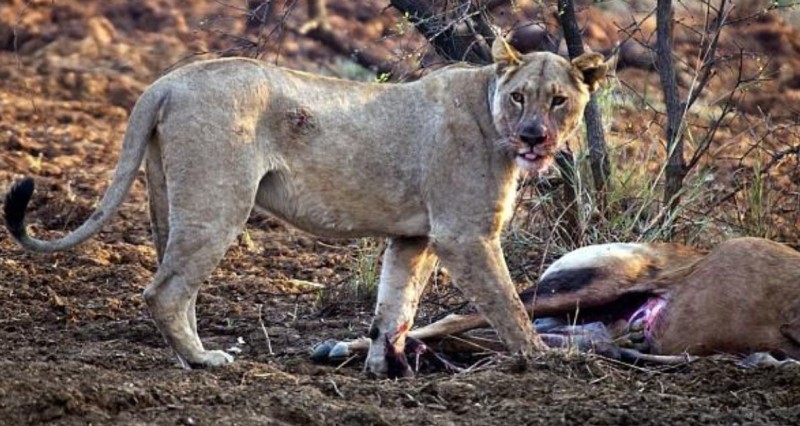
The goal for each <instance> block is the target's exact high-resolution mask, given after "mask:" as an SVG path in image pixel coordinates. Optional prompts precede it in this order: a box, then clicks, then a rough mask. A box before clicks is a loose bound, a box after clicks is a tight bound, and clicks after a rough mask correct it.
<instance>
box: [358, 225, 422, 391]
mask: <svg viewBox="0 0 800 426" xmlns="http://www.w3.org/2000/svg"><path fill="white" fill-rule="evenodd" d="M435 264H436V256H435V255H434V254H433V253H432V252H431V250H430V248H429V247H428V239H427V238H394V239H391V240H389V245H388V247H387V249H386V253H385V254H384V257H383V268H382V269H381V279H380V285H379V287H378V302H377V305H376V307H375V318H374V319H373V321H372V326H371V327H370V331H369V335H370V339H371V343H370V348H369V354H368V355H367V363H366V369H367V370H368V371H369V372H371V373H374V374H377V375H384V374H388V375H389V376H390V377H398V376H405V375H408V374H410V370H409V369H408V365H407V364H406V363H405V354H404V348H405V342H406V335H407V334H408V331H409V330H410V329H411V326H412V325H413V324H414V316H415V315H416V313H417V306H418V303H419V298H420V295H421V294H422V291H423V290H424V289H425V284H426V283H427V282H428V278H429V277H430V275H431V272H432V271H433V267H434V265H435ZM387 360H388V362H387ZM390 367H391V368H390Z"/></svg>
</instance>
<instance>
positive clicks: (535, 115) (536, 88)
mask: <svg viewBox="0 0 800 426" xmlns="http://www.w3.org/2000/svg"><path fill="white" fill-rule="evenodd" d="M492 56H493V57H494V61H495V63H496V64H497V80H496V84H495V87H494V92H493V93H490V96H491V109H492V117H493V119H494V124H495V127H496V128H497V131H498V132H500V135H502V137H503V139H502V140H501V142H500V146H501V149H502V150H503V151H504V152H505V153H507V154H508V155H509V156H511V157H512V158H513V159H514V160H515V162H516V163H517V165H518V166H519V167H521V168H522V169H524V170H528V171H531V172H535V173H538V172H542V171H544V170H546V169H547V168H548V167H550V165H552V163H553V158H554V155H555V153H556V151H557V150H558V149H559V147H560V146H561V145H562V144H563V142H564V141H565V140H566V139H567V138H569V137H570V136H571V135H572V133H573V132H574V131H575V129H577V128H578V125H579V124H580V120H581V117H582V116H583V110H584V107H585V106H586V103H587V102H589V96H590V95H591V93H592V92H593V91H594V90H595V89H597V87H598V85H599V82H600V80H601V79H603V78H604V77H605V75H606V72H607V71H608V65H607V64H606V63H604V62H603V56H602V55H600V54H598V53H586V54H583V55H581V56H579V57H577V58H575V59H573V60H572V61H571V62H570V61H569V60H567V59H565V58H563V57H561V56H559V55H556V54H554V53H550V52H533V53H528V54H525V55H522V54H520V53H519V52H518V51H516V50H515V49H514V48H513V47H511V46H510V45H509V44H508V43H507V42H506V41H505V40H503V39H502V38H501V37H497V38H496V39H495V42H494V44H493V45H492Z"/></svg>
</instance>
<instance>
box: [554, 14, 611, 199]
mask: <svg viewBox="0 0 800 426" xmlns="http://www.w3.org/2000/svg"><path fill="white" fill-rule="evenodd" d="M558 16H559V21H560V23H561V29H562V30H563V32H564V39H565V40H566V42H567V50H568V51H569V56H570V57H571V58H575V57H577V56H580V55H581V54H583V53H584V49H583V40H582V39H581V32H580V28H579V27H578V20H577V18H576V17H575V5H574V4H573V1H572V0H558ZM583 118H584V121H585V122H586V138H587V141H588V145H589V161H590V163H591V168H592V180H593V181H594V189H595V191H596V198H597V200H598V201H599V203H600V206H601V210H602V208H604V207H605V192H606V190H607V189H608V187H609V185H610V183H609V175H610V174H611V166H610V164H609V160H608V149H607V148H606V141H605V133H604V132H603V116H602V114H601V113H600V108H599V107H598V106H597V102H596V100H595V96H594V95H592V98H591V99H590V100H589V103H588V104H587V105H586V111H584V114H583Z"/></svg>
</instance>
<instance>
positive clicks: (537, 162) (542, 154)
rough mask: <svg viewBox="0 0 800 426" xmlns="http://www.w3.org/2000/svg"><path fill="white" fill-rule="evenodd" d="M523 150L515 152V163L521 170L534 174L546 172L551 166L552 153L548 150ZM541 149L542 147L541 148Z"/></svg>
mask: <svg viewBox="0 0 800 426" xmlns="http://www.w3.org/2000/svg"><path fill="white" fill-rule="evenodd" d="M538 148H540V147H538V146H537V147H536V148H535V149H531V148H525V149H522V150H519V151H517V156H516V163H517V166H519V167H520V168H521V169H523V170H527V171H530V172H534V173H542V172H545V171H547V169H549V168H550V166H552V164H553V158H554V155H553V152H552V151H551V150H549V149H546V148H544V149H538ZM542 148H543V147H542Z"/></svg>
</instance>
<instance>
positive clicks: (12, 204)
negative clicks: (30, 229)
mask: <svg viewBox="0 0 800 426" xmlns="http://www.w3.org/2000/svg"><path fill="white" fill-rule="evenodd" d="M33 187H34V185H33V179H32V178H25V179H23V180H21V181H18V182H15V183H14V184H13V185H11V189H10V190H9V191H8V194H6V201H5V203H4V204H3V211H4V213H5V215H6V228H8V230H9V232H11V235H13V236H14V238H16V239H21V238H22V237H24V236H25V209H27V208H28V203H29V202H30V201H31V196H32V195H33Z"/></svg>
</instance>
